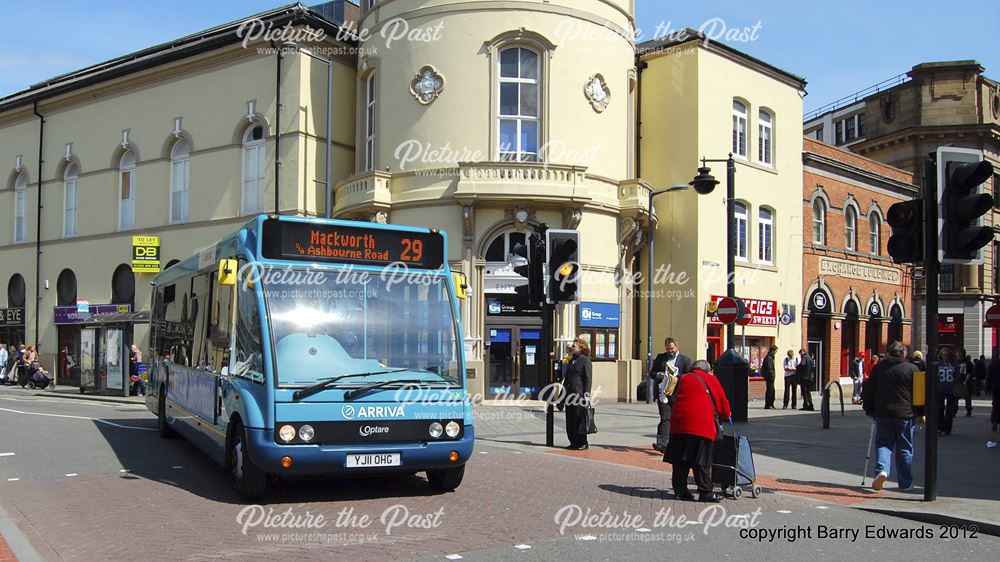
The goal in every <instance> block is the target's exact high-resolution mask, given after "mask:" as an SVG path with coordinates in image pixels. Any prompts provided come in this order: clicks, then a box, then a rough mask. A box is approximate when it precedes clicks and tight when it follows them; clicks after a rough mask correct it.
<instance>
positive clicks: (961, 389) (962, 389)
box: [954, 382, 969, 398]
mask: <svg viewBox="0 0 1000 562" xmlns="http://www.w3.org/2000/svg"><path fill="white" fill-rule="evenodd" d="M954 393H955V397H956V398H968V397H969V385H967V384H965V383H964V382H958V383H955V389H954Z"/></svg>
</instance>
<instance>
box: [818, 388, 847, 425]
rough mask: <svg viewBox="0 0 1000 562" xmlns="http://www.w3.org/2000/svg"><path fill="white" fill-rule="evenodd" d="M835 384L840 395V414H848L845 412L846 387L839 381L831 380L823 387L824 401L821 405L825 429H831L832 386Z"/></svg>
mask: <svg viewBox="0 0 1000 562" xmlns="http://www.w3.org/2000/svg"><path fill="white" fill-rule="evenodd" d="M833 385H837V393H838V394H839V395H840V416H841V417H843V416H845V415H846V414H845V413H844V389H843V388H842V387H841V386H840V382H839V381H830V382H829V383H827V385H826V386H824V387H823V401H822V402H821V403H820V406H819V411H820V415H821V416H822V417H823V429H830V387H831V386H833Z"/></svg>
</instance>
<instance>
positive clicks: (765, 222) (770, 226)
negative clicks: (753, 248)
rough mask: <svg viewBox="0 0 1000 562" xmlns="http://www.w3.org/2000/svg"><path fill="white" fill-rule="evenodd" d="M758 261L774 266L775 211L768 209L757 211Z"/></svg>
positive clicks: (762, 208) (763, 208)
mask: <svg viewBox="0 0 1000 562" xmlns="http://www.w3.org/2000/svg"><path fill="white" fill-rule="evenodd" d="M765 215H766V216H765ZM757 261H759V262H760V263H765V264H768V265H774V211H772V210H771V209H769V208H767V207H760V208H759V209H758V210H757Z"/></svg>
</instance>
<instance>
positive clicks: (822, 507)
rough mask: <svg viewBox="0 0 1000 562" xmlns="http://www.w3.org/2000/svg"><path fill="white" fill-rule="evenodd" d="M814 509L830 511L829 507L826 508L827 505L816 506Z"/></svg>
mask: <svg viewBox="0 0 1000 562" xmlns="http://www.w3.org/2000/svg"><path fill="white" fill-rule="evenodd" d="M816 509H830V506H828V505H817V506H816Z"/></svg>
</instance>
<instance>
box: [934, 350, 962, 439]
mask: <svg viewBox="0 0 1000 562" xmlns="http://www.w3.org/2000/svg"><path fill="white" fill-rule="evenodd" d="M958 369H959V365H958V361H956V360H955V354H954V353H952V351H951V349H950V348H947V347H946V348H944V349H942V350H941V352H940V353H939V354H938V420H939V422H940V425H939V427H938V433H939V434H941V435H951V429H952V427H953V425H954V423H955V414H957V413H958V398H957V397H956V396H955V381H956V378H957V377H958Z"/></svg>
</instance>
